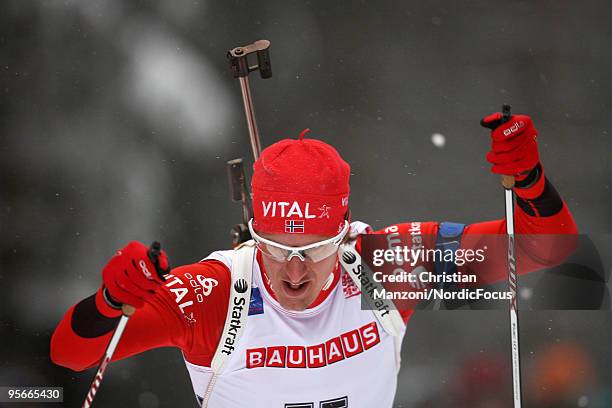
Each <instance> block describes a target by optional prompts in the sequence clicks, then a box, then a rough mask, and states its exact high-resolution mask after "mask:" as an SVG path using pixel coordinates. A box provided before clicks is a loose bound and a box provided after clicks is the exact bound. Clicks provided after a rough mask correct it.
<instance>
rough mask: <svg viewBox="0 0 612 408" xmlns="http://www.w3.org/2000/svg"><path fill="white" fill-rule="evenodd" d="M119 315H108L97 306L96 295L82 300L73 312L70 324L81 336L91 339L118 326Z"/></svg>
mask: <svg viewBox="0 0 612 408" xmlns="http://www.w3.org/2000/svg"><path fill="white" fill-rule="evenodd" d="M118 322H119V317H106V316H104V315H103V314H102V313H100V311H99V310H98V308H97V307H96V295H95V294H93V295H91V296H90V297H88V298H87V299H84V300H82V301H80V302H79V303H78V304H77V305H76V306H75V307H74V311H73V312H72V319H71V321H70V326H71V327H72V331H74V332H75V333H76V334H77V335H79V336H80V337H84V338H86V339H91V338H95V337H100V336H104V335H105V334H107V333H109V332H111V331H113V330H114V329H115V327H117V323H118Z"/></svg>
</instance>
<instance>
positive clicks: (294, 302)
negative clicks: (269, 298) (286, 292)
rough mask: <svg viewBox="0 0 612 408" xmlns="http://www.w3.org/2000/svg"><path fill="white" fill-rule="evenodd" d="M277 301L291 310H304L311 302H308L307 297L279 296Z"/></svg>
mask: <svg viewBox="0 0 612 408" xmlns="http://www.w3.org/2000/svg"><path fill="white" fill-rule="evenodd" d="M278 303H280V305H281V306H282V307H283V308H284V309H286V310H291V311H293V312H301V311H303V310H306V308H307V307H308V305H310V304H311V303H312V302H309V301H308V300H307V299H282V298H279V299H278Z"/></svg>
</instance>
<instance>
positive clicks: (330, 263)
mask: <svg viewBox="0 0 612 408" xmlns="http://www.w3.org/2000/svg"><path fill="white" fill-rule="evenodd" d="M259 235H261V236H262V237H264V238H266V239H269V240H271V241H275V242H278V243H279V244H283V245H287V246H294V247H295V246H304V245H308V244H312V243H314V242H318V241H323V240H325V239H328V238H330V236H326V235H312V234H304V235H301V234H300V235H292V234H265V233H260V234H259ZM262 258H263V262H264V266H265V268H266V272H267V274H268V277H269V278H270V283H271V286H272V290H274V293H275V294H276V298H277V299H278V302H279V303H280V304H281V306H282V307H284V308H285V309H288V310H296V311H300V310H304V309H306V308H307V307H308V306H309V305H310V304H311V303H312V302H313V301H314V300H315V299H316V297H317V296H318V295H319V293H320V292H321V289H322V288H323V286H324V285H325V282H326V281H327V279H328V277H329V275H330V274H331V273H332V272H333V271H334V268H335V267H336V262H337V259H338V256H337V253H334V254H333V255H331V256H329V257H327V258H325V259H323V260H322V261H319V262H309V261H301V260H300V259H299V258H298V257H297V256H294V257H293V258H291V260H290V261H285V262H279V261H276V260H274V259H272V258H271V257H269V256H267V255H266V254H263V257H262Z"/></svg>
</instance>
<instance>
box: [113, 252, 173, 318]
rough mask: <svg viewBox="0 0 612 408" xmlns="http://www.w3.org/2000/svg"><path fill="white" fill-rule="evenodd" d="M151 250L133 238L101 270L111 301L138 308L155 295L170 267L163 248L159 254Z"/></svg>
mask: <svg viewBox="0 0 612 408" xmlns="http://www.w3.org/2000/svg"><path fill="white" fill-rule="evenodd" d="M152 251H153V250H152V249H151V250H150V249H149V248H147V247H146V246H145V245H144V244H142V243H140V242H137V241H132V242H130V243H129V244H128V245H127V246H126V247H125V248H123V249H120V250H119V251H117V253H116V254H115V255H114V256H113V257H112V258H111V260H110V261H109V263H108V264H107V265H106V266H105V267H104V269H103V270H102V281H103V282H104V286H105V288H106V290H107V291H108V294H109V295H110V297H111V299H109V300H110V301H111V302H114V303H121V304H128V305H131V306H134V307H135V308H137V309H138V308H140V307H142V306H143V304H144V302H145V301H146V300H147V299H148V298H150V297H151V296H153V295H154V294H155V291H156V290H157V289H158V288H159V287H160V285H161V284H162V283H163V282H164V275H165V274H166V273H168V272H169V271H170V266H169V263H168V257H167V256H166V253H165V252H164V251H160V252H159V255H158V256H153V255H152ZM155 258H156V259H157V261H156V262H154V260H155Z"/></svg>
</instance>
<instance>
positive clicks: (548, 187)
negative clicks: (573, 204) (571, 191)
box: [516, 177, 563, 217]
mask: <svg viewBox="0 0 612 408" xmlns="http://www.w3.org/2000/svg"><path fill="white" fill-rule="evenodd" d="M516 203H517V204H518V206H519V207H521V210H523V211H524V212H526V213H527V214H529V215H531V216H532V217H533V216H535V215H536V211H537V215H539V216H540V217H550V216H553V215H555V214H557V213H558V212H559V211H561V209H562V208H563V200H562V199H561V197H560V196H559V193H558V192H557V190H556V189H555V187H554V186H553V185H552V184H551V183H550V181H548V179H547V178H546V177H545V178H544V190H543V191H542V194H540V196H539V197H537V198H534V199H533V200H526V199H524V198H521V197H518V196H517V197H516ZM534 209H535V211H534Z"/></svg>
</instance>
